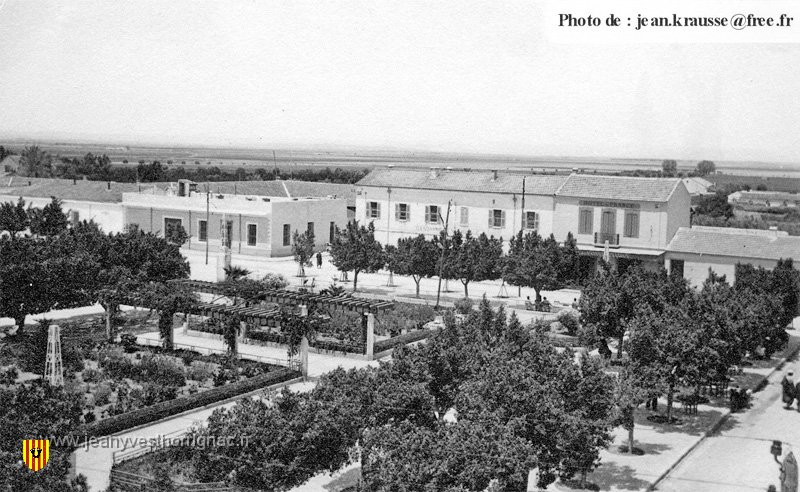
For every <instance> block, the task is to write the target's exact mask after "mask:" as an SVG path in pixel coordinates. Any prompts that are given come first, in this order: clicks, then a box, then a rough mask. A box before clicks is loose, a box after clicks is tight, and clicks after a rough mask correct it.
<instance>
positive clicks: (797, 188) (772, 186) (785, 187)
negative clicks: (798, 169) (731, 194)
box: [707, 174, 800, 193]
mask: <svg viewBox="0 0 800 492" xmlns="http://www.w3.org/2000/svg"><path fill="white" fill-rule="evenodd" d="M707 179H708V180H709V181H711V182H713V183H714V184H715V185H717V186H718V187H720V186H725V185H727V184H737V185H749V186H750V188H751V189H753V190H755V189H756V188H757V187H758V186H759V185H764V186H765V187H766V189H767V190H769V191H784V192H789V193H800V178H789V177H776V176H733V175H729V174H713V175H711V176H707Z"/></svg>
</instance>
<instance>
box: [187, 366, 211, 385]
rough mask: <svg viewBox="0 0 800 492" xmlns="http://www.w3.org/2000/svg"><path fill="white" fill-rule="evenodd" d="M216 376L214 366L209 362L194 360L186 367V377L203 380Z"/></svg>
mask: <svg viewBox="0 0 800 492" xmlns="http://www.w3.org/2000/svg"><path fill="white" fill-rule="evenodd" d="M213 376H214V366H213V365H212V364H209V363H208V362H200V361H194V362H192V363H191V365H190V366H189V367H187V368H186V378H187V379H191V380H193V381H200V382H203V381H205V380H207V379H210V378H212V377H213Z"/></svg>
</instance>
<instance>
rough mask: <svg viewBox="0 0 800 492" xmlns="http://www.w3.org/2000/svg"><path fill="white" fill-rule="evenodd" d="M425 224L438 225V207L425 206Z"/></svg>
mask: <svg viewBox="0 0 800 492" xmlns="http://www.w3.org/2000/svg"><path fill="white" fill-rule="evenodd" d="M425 223H427V224H438V223H439V206H438V205H426V206H425Z"/></svg>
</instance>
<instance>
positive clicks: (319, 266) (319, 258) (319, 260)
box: [317, 251, 322, 269]
mask: <svg viewBox="0 0 800 492" xmlns="http://www.w3.org/2000/svg"><path fill="white" fill-rule="evenodd" d="M320 268H322V252H320V251H317V269H320Z"/></svg>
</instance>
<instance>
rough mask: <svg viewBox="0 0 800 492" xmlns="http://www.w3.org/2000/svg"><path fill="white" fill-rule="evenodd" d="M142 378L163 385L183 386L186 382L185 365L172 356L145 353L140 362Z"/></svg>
mask: <svg viewBox="0 0 800 492" xmlns="http://www.w3.org/2000/svg"><path fill="white" fill-rule="evenodd" d="M139 368H140V374H141V375H140V380H142V381H152V382H155V383H158V384H160V385H163V386H176V387H181V386H183V385H185V384H186V375H185V374H184V371H183V366H182V365H179V364H178V363H177V362H175V360H173V359H172V358H171V357H165V356H162V355H153V354H145V355H144V356H143V357H142V361H141V362H140V363H139Z"/></svg>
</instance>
